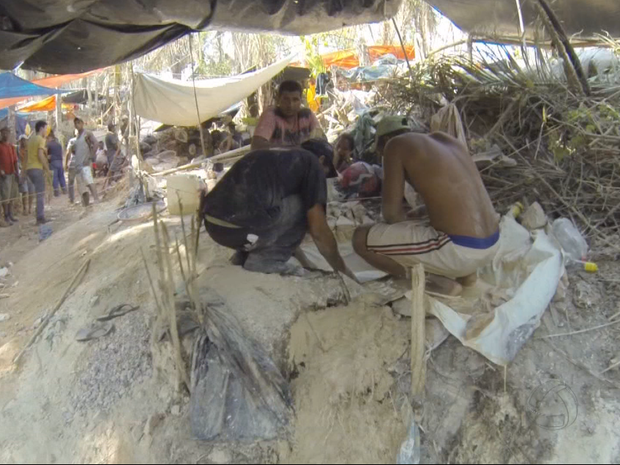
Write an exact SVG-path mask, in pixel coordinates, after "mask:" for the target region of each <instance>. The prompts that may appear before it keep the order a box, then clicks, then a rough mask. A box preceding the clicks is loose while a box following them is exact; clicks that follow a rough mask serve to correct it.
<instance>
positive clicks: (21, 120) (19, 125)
mask: <svg viewBox="0 0 620 465" xmlns="http://www.w3.org/2000/svg"><path fill="white" fill-rule="evenodd" d="M27 116H28V115H27V114H24V113H16V114H15V133H16V135H17V137H19V136H21V135H22V134H26V126H27V125H28V120H27V119H26V117H27ZM8 123H9V110H8V109H4V110H0V128H5V127H7V126H8Z"/></svg>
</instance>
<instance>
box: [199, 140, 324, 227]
mask: <svg viewBox="0 0 620 465" xmlns="http://www.w3.org/2000/svg"><path fill="white" fill-rule="evenodd" d="M290 195H299V196H300V197H301V199H302V202H303V205H304V208H305V209H306V211H307V210H310V209H311V208H312V207H314V206H315V205H316V204H320V205H325V204H326V203H327V183H326V181H325V172H324V171H323V167H322V166H321V163H320V162H319V160H318V158H317V157H316V156H315V155H313V154H312V153H310V152H307V151H305V150H303V149H289V150H257V151H254V152H252V153H250V154H248V155H246V156H245V157H244V158H243V159H241V160H239V161H238V162H237V163H236V164H235V165H234V166H233V167H232V168H231V169H230V171H229V172H228V173H226V175H225V176H224V177H223V178H222V180H221V181H220V182H219V183H218V184H217V185H216V186H215V188H214V189H213V190H212V191H211V192H209V194H208V195H207V197H206V199H205V203H204V207H203V213H205V214H207V215H209V216H212V217H214V218H217V219H219V220H223V221H227V222H229V223H232V224H234V225H237V226H242V227H253V228H256V229H261V228H268V227H269V225H270V224H272V223H273V221H274V220H275V219H277V218H278V216H279V215H280V208H281V202H282V199H284V198H286V197H288V196H290Z"/></svg>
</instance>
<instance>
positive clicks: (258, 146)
mask: <svg viewBox="0 0 620 465" xmlns="http://www.w3.org/2000/svg"><path fill="white" fill-rule="evenodd" d="M269 148H271V143H270V142H269V141H268V140H267V139H265V138H264V137H261V136H254V137H252V150H265V149H269Z"/></svg>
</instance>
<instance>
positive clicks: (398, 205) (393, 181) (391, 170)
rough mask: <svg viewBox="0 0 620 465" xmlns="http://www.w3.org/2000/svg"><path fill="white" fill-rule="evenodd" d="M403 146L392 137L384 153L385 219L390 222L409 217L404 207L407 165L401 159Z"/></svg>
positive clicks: (398, 221)
mask: <svg viewBox="0 0 620 465" xmlns="http://www.w3.org/2000/svg"><path fill="white" fill-rule="evenodd" d="M401 151H402V146H401V144H400V143H399V141H398V139H392V140H391V141H389V142H388V143H387V145H386V147H385V150H384V155H383V176H384V178H383V195H382V198H383V219H385V222H386V223H388V224H394V223H400V222H402V221H405V220H406V219H407V217H406V215H405V209H404V208H403V196H404V194H403V193H404V192H405V167H404V166H403V163H402V160H401Z"/></svg>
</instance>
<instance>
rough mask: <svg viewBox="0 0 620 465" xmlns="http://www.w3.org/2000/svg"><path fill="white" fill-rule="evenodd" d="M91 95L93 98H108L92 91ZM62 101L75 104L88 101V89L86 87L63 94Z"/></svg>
mask: <svg viewBox="0 0 620 465" xmlns="http://www.w3.org/2000/svg"><path fill="white" fill-rule="evenodd" d="M91 97H92V98H93V100H95V99H97V100H106V96H105V95H101V94H95V93H92V94H91ZM62 103H71V104H74V105H83V104H85V103H88V91H87V90H86V89H82V90H78V91H75V92H71V93H70V94H67V95H65V96H63V98H62Z"/></svg>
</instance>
